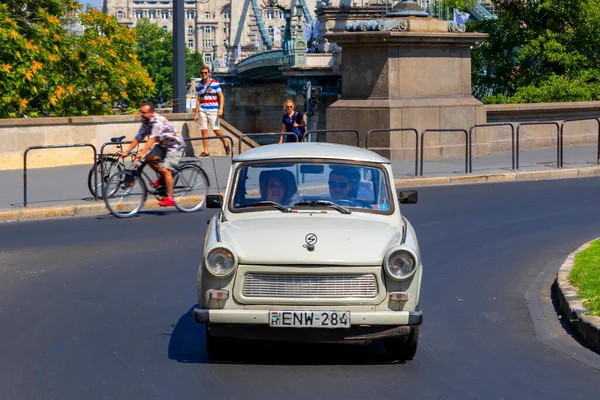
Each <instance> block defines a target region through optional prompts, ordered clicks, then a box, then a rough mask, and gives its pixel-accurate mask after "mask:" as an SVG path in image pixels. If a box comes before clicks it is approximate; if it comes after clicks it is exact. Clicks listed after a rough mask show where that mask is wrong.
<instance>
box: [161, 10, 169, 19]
mask: <svg viewBox="0 0 600 400" xmlns="http://www.w3.org/2000/svg"><path fill="white" fill-rule="evenodd" d="M160 17H161V18H162V19H169V10H162V11H161V12H160Z"/></svg>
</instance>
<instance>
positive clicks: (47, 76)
mask: <svg viewBox="0 0 600 400" xmlns="http://www.w3.org/2000/svg"><path fill="white" fill-rule="evenodd" d="M80 9H81V5H80V4H79V3H78V2H76V1H70V0H35V1H34V0H25V1H24V0H5V1H4V2H3V3H2V4H0V48H1V50H0V56H1V57H0V93H1V95H0V96H2V97H1V98H0V117H21V116H25V115H28V116H32V117H37V116H73V115H101V114H109V113H111V112H112V105H113V103H114V102H116V101H121V100H125V101H129V102H131V103H138V102H139V101H140V100H142V99H144V98H146V97H147V96H148V95H149V93H151V92H152V91H153V89H154V84H153V83H152V81H151V79H150V77H149V76H148V74H147V72H146V70H145V69H144V68H143V67H142V65H141V64H140V62H139V60H138V59H137V55H136V54H135V32H133V31H131V30H129V29H127V28H125V27H122V26H120V25H118V24H117V22H116V19H115V18H113V17H109V16H108V15H106V14H103V13H101V12H98V11H96V10H93V9H90V10H88V11H86V12H82V13H79V14H77V15H76V14H74V12H75V11H78V10H80ZM74 20H77V21H78V22H79V23H80V24H81V25H82V26H83V28H84V29H85V30H84V33H83V34H82V35H76V34H74V33H71V32H69V31H68V30H67V29H66V26H68V24H69V22H74Z"/></svg>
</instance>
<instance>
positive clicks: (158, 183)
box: [152, 176, 162, 189]
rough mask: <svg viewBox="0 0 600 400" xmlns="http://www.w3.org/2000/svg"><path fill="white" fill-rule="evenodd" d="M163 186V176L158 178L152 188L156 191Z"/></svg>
mask: <svg viewBox="0 0 600 400" xmlns="http://www.w3.org/2000/svg"><path fill="white" fill-rule="evenodd" d="M161 184H162V176H161V177H160V178H158V179H157V180H156V181H155V182H154V183H153V184H152V188H153V189H156V188H157V187H159V186H160V185H161Z"/></svg>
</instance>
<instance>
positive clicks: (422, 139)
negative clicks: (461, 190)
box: [421, 129, 469, 176]
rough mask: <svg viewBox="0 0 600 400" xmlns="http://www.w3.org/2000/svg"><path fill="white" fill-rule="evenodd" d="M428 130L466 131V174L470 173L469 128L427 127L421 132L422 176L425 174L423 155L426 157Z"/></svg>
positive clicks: (440, 131) (439, 131)
mask: <svg viewBox="0 0 600 400" xmlns="http://www.w3.org/2000/svg"><path fill="white" fill-rule="evenodd" d="M427 132H437V133H442V132H464V134H465V140H466V143H465V174H468V173H469V133H468V132H467V130H466V129H425V130H423V132H422V133H421V176H423V157H424V150H425V142H424V138H425V134H426V133H427Z"/></svg>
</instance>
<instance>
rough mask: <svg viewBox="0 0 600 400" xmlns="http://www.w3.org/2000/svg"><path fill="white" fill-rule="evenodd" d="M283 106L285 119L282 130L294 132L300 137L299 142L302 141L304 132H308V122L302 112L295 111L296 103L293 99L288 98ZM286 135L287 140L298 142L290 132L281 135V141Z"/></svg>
mask: <svg viewBox="0 0 600 400" xmlns="http://www.w3.org/2000/svg"><path fill="white" fill-rule="evenodd" d="M283 106H284V108H285V114H283V119H282V120H281V132H288V133H293V134H294V135H296V137H298V142H301V141H302V137H303V136H304V132H306V122H304V118H303V117H302V114H301V113H299V112H297V111H294V108H295V107H296V105H295V104H294V102H293V101H292V100H286V101H285V103H284V105H283ZM284 136H285V137H286V142H296V139H295V138H294V137H293V136H292V135H291V134H290V135H281V136H280V137H279V143H282V142H283V138H284Z"/></svg>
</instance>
